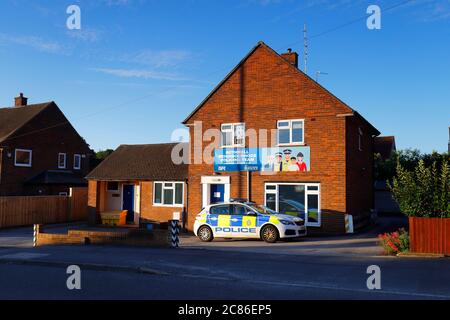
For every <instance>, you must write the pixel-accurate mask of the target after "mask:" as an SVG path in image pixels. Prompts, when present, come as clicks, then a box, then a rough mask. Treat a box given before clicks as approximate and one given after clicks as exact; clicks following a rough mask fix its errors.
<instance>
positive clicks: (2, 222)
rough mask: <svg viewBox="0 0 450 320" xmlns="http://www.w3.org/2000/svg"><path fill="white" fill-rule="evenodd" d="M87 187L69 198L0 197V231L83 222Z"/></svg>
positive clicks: (79, 189)
mask: <svg viewBox="0 0 450 320" xmlns="http://www.w3.org/2000/svg"><path fill="white" fill-rule="evenodd" d="M87 194H88V191H87V188H72V189H71V192H70V195H69V196H67V197H65V196H38V197H32V196H30V197H0V228H9V227H18V226H28V225H32V224H48V223H64V222H73V221H84V220H87V213H88V207H87Z"/></svg>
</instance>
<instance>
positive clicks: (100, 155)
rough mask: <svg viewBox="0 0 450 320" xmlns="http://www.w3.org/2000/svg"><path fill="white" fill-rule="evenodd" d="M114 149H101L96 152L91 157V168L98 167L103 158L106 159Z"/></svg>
mask: <svg viewBox="0 0 450 320" xmlns="http://www.w3.org/2000/svg"><path fill="white" fill-rule="evenodd" d="M113 152H114V150H112V149H106V150H100V151H97V152H96V153H95V156H94V157H91V170H92V169H94V168H95V167H97V166H98V165H99V164H100V163H101V162H102V161H103V160H105V159H106V158H107V157H108V156H109V155H110V154H111V153H113Z"/></svg>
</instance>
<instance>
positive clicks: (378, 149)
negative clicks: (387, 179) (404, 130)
mask: <svg viewBox="0 0 450 320" xmlns="http://www.w3.org/2000/svg"><path fill="white" fill-rule="evenodd" d="M373 149H374V153H375V154H379V155H380V158H381V160H383V161H386V160H388V159H390V158H391V157H392V156H393V155H394V153H395V152H396V151H397V147H396V145H395V137H394V136H386V137H375V139H374V148H373Z"/></svg>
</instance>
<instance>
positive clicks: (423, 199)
mask: <svg viewBox="0 0 450 320" xmlns="http://www.w3.org/2000/svg"><path fill="white" fill-rule="evenodd" d="M441 160H442V159H441ZM396 171H397V173H396V176H395V177H394V178H393V181H392V185H391V184H389V188H390V190H391V191H392V193H393V195H394V199H395V200H396V201H397V203H398V204H399V206H400V210H401V211H402V212H403V213H404V214H405V215H407V216H409V217H439V218H445V217H447V218H450V170H449V165H448V162H447V160H442V162H441V164H440V166H438V162H437V160H436V159H435V161H434V162H433V163H432V164H431V166H426V164H425V160H424V159H421V160H419V162H418V163H417V166H416V167H415V168H414V169H413V170H408V169H406V168H405V167H404V166H403V165H402V164H401V162H400V160H399V161H398V162H397V169H396Z"/></svg>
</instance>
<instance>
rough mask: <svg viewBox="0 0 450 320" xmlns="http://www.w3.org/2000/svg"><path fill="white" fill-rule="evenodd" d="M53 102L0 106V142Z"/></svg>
mask: <svg viewBox="0 0 450 320" xmlns="http://www.w3.org/2000/svg"><path fill="white" fill-rule="evenodd" d="M52 103H53V102H46V103H40V104H31V105H27V106H23V107H11V108H0V142H2V141H5V140H6V139H7V138H8V137H9V136H11V135H12V134H13V133H14V132H16V131H17V130H18V129H20V128H21V127H23V126H24V125H25V124H27V123H28V122H29V121H30V120H31V119H33V118H34V117H35V116H37V115H38V114H39V113H40V112H41V111H42V110H44V109H45V108H47V107H48V106H50V105H51V104H52Z"/></svg>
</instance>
